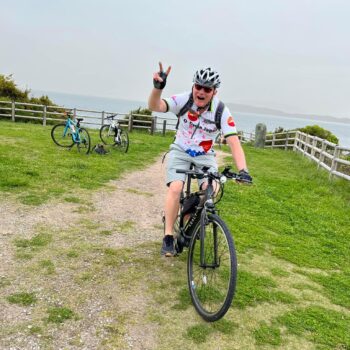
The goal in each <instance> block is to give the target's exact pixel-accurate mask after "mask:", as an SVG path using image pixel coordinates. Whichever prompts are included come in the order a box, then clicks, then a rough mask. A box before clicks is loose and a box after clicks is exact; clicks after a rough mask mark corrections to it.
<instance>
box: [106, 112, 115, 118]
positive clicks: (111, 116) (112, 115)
mask: <svg viewBox="0 0 350 350" xmlns="http://www.w3.org/2000/svg"><path fill="white" fill-rule="evenodd" d="M117 115H118V113H115V114H111V115H109V116H108V117H106V119H114V117H116V116H117Z"/></svg>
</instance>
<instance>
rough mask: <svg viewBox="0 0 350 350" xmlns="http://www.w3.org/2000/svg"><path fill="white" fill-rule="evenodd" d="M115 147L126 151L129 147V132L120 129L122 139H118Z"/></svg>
mask: <svg viewBox="0 0 350 350" xmlns="http://www.w3.org/2000/svg"><path fill="white" fill-rule="evenodd" d="M114 146H115V147H118V149H119V150H120V151H122V152H124V153H126V152H127V151H128V149H129V135H128V132H127V131H125V130H123V129H120V140H118V141H117V142H116V143H115V144H114Z"/></svg>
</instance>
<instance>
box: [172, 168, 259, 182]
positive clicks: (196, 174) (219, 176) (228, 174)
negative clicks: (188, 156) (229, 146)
mask: <svg viewBox="0 0 350 350" xmlns="http://www.w3.org/2000/svg"><path fill="white" fill-rule="evenodd" d="M176 172H177V173H179V174H187V175H191V177H192V178H194V179H203V178H211V179H213V180H219V181H220V182H221V183H224V182H225V181H226V179H232V180H236V181H237V182H244V183H248V184H252V183H253V182H252V181H250V180H247V179H244V178H242V176H241V175H240V174H237V173H234V172H233V171H230V166H227V167H225V169H224V170H223V171H222V173H220V172H217V171H215V172H212V171H209V168H207V167H203V169H201V170H183V169H177V170H176Z"/></svg>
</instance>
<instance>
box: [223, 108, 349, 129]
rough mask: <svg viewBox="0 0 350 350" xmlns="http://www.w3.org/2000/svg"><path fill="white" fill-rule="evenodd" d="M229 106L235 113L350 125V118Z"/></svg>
mask: <svg viewBox="0 0 350 350" xmlns="http://www.w3.org/2000/svg"><path fill="white" fill-rule="evenodd" d="M227 105H228V106H229V108H230V110H232V111H235V112H245V113H254V114H267V115H277V116H279V117H288V118H303V119H311V120H321V121H328V122H337V123H348V124H350V118H336V117H332V116H324V115H312V114H295V113H287V112H283V111H279V110H277V109H272V108H266V107H254V106H249V105H244V104H239V103H227Z"/></svg>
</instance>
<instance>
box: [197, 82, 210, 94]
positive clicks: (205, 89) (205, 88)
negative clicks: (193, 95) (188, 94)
mask: <svg viewBox="0 0 350 350" xmlns="http://www.w3.org/2000/svg"><path fill="white" fill-rule="evenodd" d="M194 87H195V89H196V90H197V91H201V90H202V89H203V90H204V92H206V93H207V94H209V92H212V91H213V90H214V89H213V88H210V87H206V86H202V85H199V84H194Z"/></svg>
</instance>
